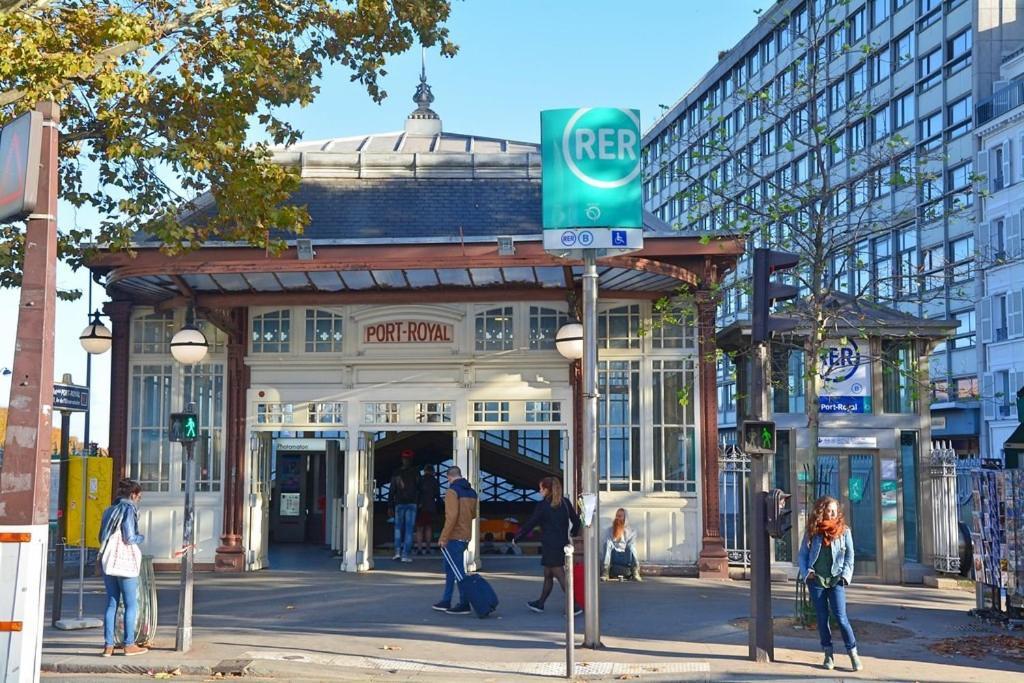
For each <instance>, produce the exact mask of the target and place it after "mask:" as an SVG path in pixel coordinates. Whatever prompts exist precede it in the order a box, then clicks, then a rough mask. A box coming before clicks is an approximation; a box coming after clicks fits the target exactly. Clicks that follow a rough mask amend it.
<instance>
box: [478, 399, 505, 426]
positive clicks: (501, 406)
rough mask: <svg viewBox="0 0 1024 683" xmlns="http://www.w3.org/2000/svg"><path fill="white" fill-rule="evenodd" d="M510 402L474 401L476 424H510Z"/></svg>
mask: <svg viewBox="0 0 1024 683" xmlns="http://www.w3.org/2000/svg"><path fill="white" fill-rule="evenodd" d="M508 404H509V402H508V401H474V402H473V421H474V422H509V410H508Z"/></svg>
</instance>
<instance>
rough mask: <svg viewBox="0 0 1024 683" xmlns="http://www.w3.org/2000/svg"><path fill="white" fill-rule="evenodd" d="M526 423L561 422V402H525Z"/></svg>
mask: <svg viewBox="0 0 1024 683" xmlns="http://www.w3.org/2000/svg"><path fill="white" fill-rule="evenodd" d="M526 421H527V422H561V421H562V402H561V401H527V402H526Z"/></svg>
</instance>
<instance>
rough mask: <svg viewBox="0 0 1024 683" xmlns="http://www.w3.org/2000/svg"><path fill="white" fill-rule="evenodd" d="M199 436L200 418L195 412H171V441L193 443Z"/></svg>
mask: <svg viewBox="0 0 1024 683" xmlns="http://www.w3.org/2000/svg"><path fill="white" fill-rule="evenodd" d="M198 438H199V418H197V417H196V416H195V414H194V413H171V441H177V442H178V443H193V442H195V441H196V440H197V439H198Z"/></svg>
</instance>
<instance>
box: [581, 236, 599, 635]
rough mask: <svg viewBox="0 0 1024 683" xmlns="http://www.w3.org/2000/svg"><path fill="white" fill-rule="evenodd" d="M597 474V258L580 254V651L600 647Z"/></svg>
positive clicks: (591, 252) (590, 252) (587, 251)
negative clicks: (585, 500)
mask: <svg viewBox="0 0 1024 683" xmlns="http://www.w3.org/2000/svg"><path fill="white" fill-rule="evenodd" d="M597 489H598V473H597V254H596V253H595V251H594V250H593V249H585V250H583V495H584V496H587V495H589V496H592V500H593V507H594V509H593V512H592V513H591V515H590V524H589V525H587V526H585V527H584V530H583V593H584V598H583V602H584V605H585V608H584V612H583V647H590V648H597V647H600V646H601V623H600V612H599V605H598V595H597V587H598V579H599V576H600V568H599V567H598V561H599V559H598V547H597V545H598V542H599V541H600V537H599V532H600V526H601V511H600V505H599V503H598V492H597Z"/></svg>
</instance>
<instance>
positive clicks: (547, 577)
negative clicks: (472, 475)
mask: <svg viewBox="0 0 1024 683" xmlns="http://www.w3.org/2000/svg"><path fill="white" fill-rule="evenodd" d="M538 488H539V490H540V493H541V495H542V496H544V498H543V500H541V501H540V502H539V503H537V507H536V508H535V509H534V511H533V515H531V516H530V519H529V520H528V521H527V522H526V524H524V525H523V527H522V528H521V529H520V530H519V533H518V534H516V536H515V538H513V539H512V543H513V544H515V543H518V542H519V541H521V540H523V539H524V538H526V536H527V534H529V533H530V532H531V531H533V529H534V528H535V527H536V526H538V525H539V526H540V528H541V535H540V563H541V565H542V566H543V567H544V585H543V587H542V588H541V593H540V598H539V599H537V600H531V601H530V602H528V603H526V606H527V607H529V608H530V609H531V610H532V611H534V612H543V611H544V602H545V601H546V600H547V599H548V596H549V595H551V589H552V588H554V584H555V581H556V580H557V581H558V585H559V586H561V587H562V590H563V591H564V590H565V545H566V543H567V542H568V541H569V539H570V538H571V537H573V536H575V535H576V534H577V533H579V530H580V517H579V515H578V514H576V510H575V509H574V508H573V506H572V503H571V502H569V499H568V498H565V497H563V495H562V482H561V481H559V480H558V478H557V477H545V478H544V479H542V480H541V481H540V485H539V486H538ZM582 612H583V610H582V609H581V608H580V607H579V606H578V605H577V606H576V608H575V610H574V613H575V614H577V615H578V614H581V613H582Z"/></svg>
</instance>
